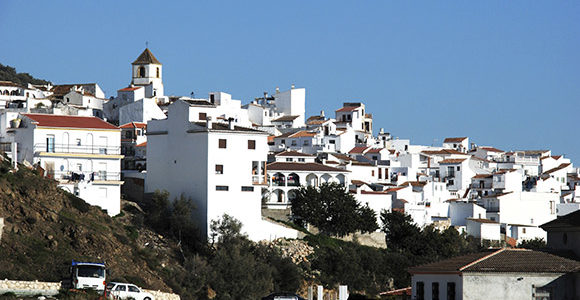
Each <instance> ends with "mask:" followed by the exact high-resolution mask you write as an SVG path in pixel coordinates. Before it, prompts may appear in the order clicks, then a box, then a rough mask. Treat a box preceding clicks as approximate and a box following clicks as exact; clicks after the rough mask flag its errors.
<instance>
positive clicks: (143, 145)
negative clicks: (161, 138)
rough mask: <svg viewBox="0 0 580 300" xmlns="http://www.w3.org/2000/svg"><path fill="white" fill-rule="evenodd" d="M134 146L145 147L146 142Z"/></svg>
mask: <svg viewBox="0 0 580 300" xmlns="http://www.w3.org/2000/svg"><path fill="white" fill-rule="evenodd" d="M135 147H147V142H144V143H141V144H139V145H137V146H135Z"/></svg>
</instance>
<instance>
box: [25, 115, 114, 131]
mask: <svg viewBox="0 0 580 300" xmlns="http://www.w3.org/2000/svg"><path fill="white" fill-rule="evenodd" d="M24 116H25V117H27V118H29V119H30V120H32V121H33V122H34V123H36V125H37V126H42V127H64V128H85V129H119V127H117V126H115V125H112V124H109V123H107V122H105V121H103V120H101V119H99V118H97V117H80V116H59V115H46V114H24Z"/></svg>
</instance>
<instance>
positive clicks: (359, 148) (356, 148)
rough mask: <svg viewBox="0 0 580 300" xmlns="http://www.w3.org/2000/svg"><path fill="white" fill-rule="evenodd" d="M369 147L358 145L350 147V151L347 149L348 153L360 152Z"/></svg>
mask: <svg viewBox="0 0 580 300" xmlns="http://www.w3.org/2000/svg"><path fill="white" fill-rule="evenodd" d="M367 149H369V147H367V146H359V147H354V148H352V149H350V151H348V153H349V154H362V153H365V150H367Z"/></svg>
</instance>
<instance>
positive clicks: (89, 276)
mask: <svg viewBox="0 0 580 300" xmlns="http://www.w3.org/2000/svg"><path fill="white" fill-rule="evenodd" d="M106 276H107V271H106V268H105V264H104V263H95V262H80V261H75V260H73V261H72V265H71V284H72V288H73V289H78V290H82V289H93V290H97V291H104V290H105V285H106V280H107V277H106Z"/></svg>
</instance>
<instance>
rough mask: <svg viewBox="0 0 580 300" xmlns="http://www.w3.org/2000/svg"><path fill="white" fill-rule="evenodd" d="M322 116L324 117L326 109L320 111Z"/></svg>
mask: <svg viewBox="0 0 580 300" xmlns="http://www.w3.org/2000/svg"><path fill="white" fill-rule="evenodd" d="M320 116H321V117H323V118H324V110H321V111H320Z"/></svg>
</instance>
